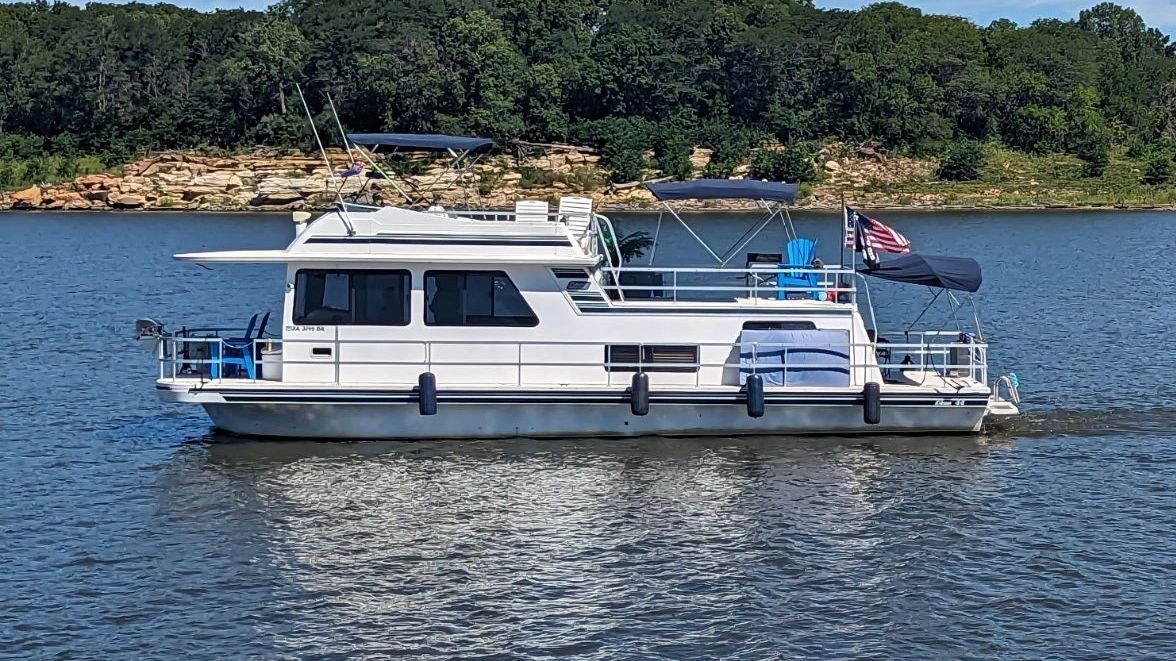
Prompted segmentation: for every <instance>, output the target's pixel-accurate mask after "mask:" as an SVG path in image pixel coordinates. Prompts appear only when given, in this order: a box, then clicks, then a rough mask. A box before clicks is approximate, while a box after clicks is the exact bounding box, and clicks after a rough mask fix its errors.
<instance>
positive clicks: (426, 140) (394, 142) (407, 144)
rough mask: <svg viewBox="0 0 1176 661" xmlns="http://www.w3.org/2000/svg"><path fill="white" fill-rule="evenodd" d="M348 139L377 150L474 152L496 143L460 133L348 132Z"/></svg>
mask: <svg viewBox="0 0 1176 661" xmlns="http://www.w3.org/2000/svg"><path fill="white" fill-rule="evenodd" d="M347 139H348V140H350V141H351V142H352V143H353V144H356V145H360V146H363V147H367V148H369V149H371V150H372V151H376V150H377V149H378V148H380V147H384V148H396V147H404V148H406V149H421V150H425V151H446V150H449V149H453V150H455V151H464V152H473V151H479V150H481V149H489V148H490V147H492V146H493V145H494V141H493V140H491V139H490V138H467V137H465V136H460V135H441V134H439V133H348V134H347Z"/></svg>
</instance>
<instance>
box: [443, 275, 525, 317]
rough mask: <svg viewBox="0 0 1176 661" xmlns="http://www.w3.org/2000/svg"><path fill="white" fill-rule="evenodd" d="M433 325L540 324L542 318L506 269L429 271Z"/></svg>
mask: <svg viewBox="0 0 1176 661" xmlns="http://www.w3.org/2000/svg"><path fill="white" fill-rule="evenodd" d="M425 324H427V325H429V326H537V325H538V324H539V318H538V317H536V316H535V313H534V311H532V310H531V306H529V305H527V301H526V299H524V298H523V295H522V294H520V293H519V288H518V287H515V284H514V283H513V282H511V280H510V278H509V277H508V276H507V275H506V273H504V272H502V271H425Z"/></svg>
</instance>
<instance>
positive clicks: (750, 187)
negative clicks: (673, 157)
mask: <svg viewBox="0 0 1176 661" xmlns="http://www.w3.org/2000/svg"><path fill="white" fill-rule="evenodd" d="M646 188H648V189H649V192H650V193H653V197H654V198H655V199H657V201H658V203H659V204H660V205H661V211H660V212H659V213H658V216H657V227H656V229H655V230H654V234H653V244H652V245H651V247H650V250H649V264H650V265H651V266H652V265H653V260H654V257H655V256H656V255H657V243H658V238H659V237H660V236H661V227H662V220H663V219H664V218H665V214H666V213H667V212H668V213H669V214H670V215H671V216H673V218H674V219H675V220H677V221H678V222H679V223H680V224H681V225H682V227H684V228H685V229H686V231H687V232H689V233H690V236H692V237H694V240H695V241H697V242H698V243H699V245H701V246H702V247H703V249H704V250H706V251H707V253H709V254H710V256H711V257H713V258H714V260H715V261H716V262H717V263H718V264H719V266H726V265H727V263H728V262H730V261H731V260H732V259H734V258H735V256H736V255H738V254H739V252H740V251H741V250H743V248H745V247H746V246H747V245H748V244H749V243H751V242H752V241H753V240H755V238H756V237H757V236H759V235H760V234H761V233H762V232H763V231H764V229H766V228H767V226H768V225H770V224H771V223H772V221H774V220H775V219H777V218H779V219H780V222H781V224H782V225H783V227H784V233H785V235H786V236H787V238H788V240H792V239H795V238H797V235H796V228H795V226H794V225H793V223H792V216H791V214H789V211H788V209H789V204H791V203H792V202H793V201H794V200H795V199H796V192H797V185H796V184H789V183H784V182H775V181H757V180H754V179H695V180H692V181H674V182H661V183H650V184H646ZM684 200H751V201H754V202H755V203H756V205H757V206H758V207H759V208H760V209H762V210H763V215H762V216H761V217H760V218H759V219H757V220H756V221H754V222H752V224H751V226H750V227H749V228H748V229H747V231H745V232H744V233H743V234H742V235H741V236H740V237H739V238H738V239H736V240H735V242H734V243H732V244H731V246H729V247H728V248H727V249H726V250H724V251H723V252H722V253H718V252H716V251H715V249H714V248H712V247H711V245H710V244H708V243H707V242H706V241H705V240H704V239H703V238H702V237H701V236H699V235H698V233H697V232H695V231H694V228H692V227H690V224H689V223H687V222H686V220H685V219H683V218H682V216H681V214H680V213H679V210H678V209H676V208H675V207H674V206H673V205H672V204H671V202H680V201H684Z"/></svg>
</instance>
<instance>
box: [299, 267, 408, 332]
mask: <svg viewBox="0 0 1176 661" xmlns="http://www.w3.org/2000/svg"><path fill="white" fill-rule="evenodd" d="M411 290H412V276H411V275H410V274H409V272H408V271H376V270H368V269H362V270H350V271H337V270H329V271H328V270H318V269H303V270H300V271H298V273H297V275H296V276H295V278H294V323H295V324H298V325H319V324H321V325H324V326H407V325H408V321H409V314H408V313H409V303H408V297H409V293H410V291H411Z"/></svg>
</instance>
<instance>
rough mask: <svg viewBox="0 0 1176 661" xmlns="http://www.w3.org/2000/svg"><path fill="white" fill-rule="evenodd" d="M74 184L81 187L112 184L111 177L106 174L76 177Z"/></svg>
mask: <svg viewBox="0 0 1176 661" xmlns="http://www.w3.org/2000/svg"><path fill="white" fill-rule="evenodd" d="M74 185H75V186H78V187H79V188H106V187H107V186H109V185H110V177H108V176H106V175H104V174H87V175H85V176H82V177H78V178H77V179H74Z"/></svg>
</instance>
